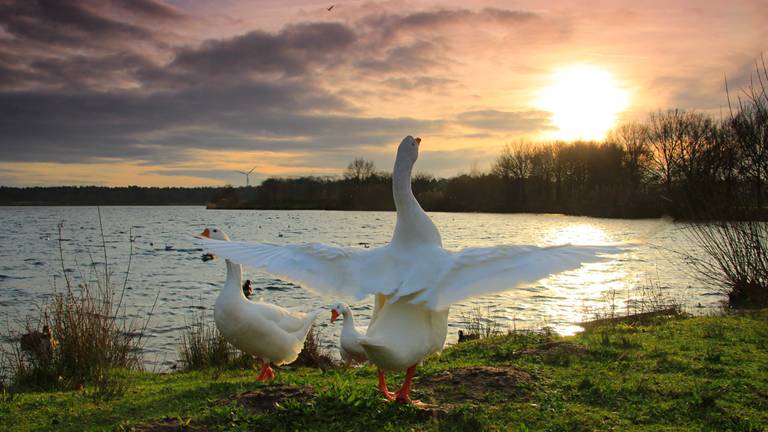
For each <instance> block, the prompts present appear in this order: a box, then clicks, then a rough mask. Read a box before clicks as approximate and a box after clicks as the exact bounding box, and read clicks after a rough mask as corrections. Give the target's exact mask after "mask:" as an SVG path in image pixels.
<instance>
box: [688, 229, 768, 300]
mask: <svg viewBox="0 0 768 432" xmlns="http://www.w3.org/2000/svg"><path fill="white" fill-rule="evenodd" d="M686 230H687V231H686V232H687V233H688V235H689V236H690V238H691V239H692V240H693V241H694V243H695V244H696V245H697V246H698V247H699V248H700V249H701V250H702V251H703V252H704V256H701V255H696V256H695V255H693V254H692V253H691V254H686V257H687V259H688V261H689V262H690V264H691V265H692V267H693V268H694V270H695V271H696V272H697V273H698V275H699V276H700V279H701V280H702V282H704V283H706V284H708V285H711V286H714V287H716V288H717V289H719V290H721V291H722V292H723V294H725V295H726V296H727V301H726V306H727V307H729V308H735V309H760V308H765V307H768V224H766V223H765V222H754V221H752V222H739V221H719V222H710V223H706V224H703V223H702V224H698V223H697V224H690V225H688V227H687V229H686Z"/></svg>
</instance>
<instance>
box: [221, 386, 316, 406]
mask: <svg viewBox="0 0 768 432" xmlns="http://www.w3.org/2000/svg"><path fill="white" fill-rule="evenodd" d="M314 395H315V389H314V388H313V387H312V386H310V385H305V386H294V385H289V384H275V385H271V386H266V387H261V388H258V389H256V390H252V391H249V392H245V393H240V394H238V395H235V396H231V397H229V398H226V399H221V400H219V401H216V402H214V403H216V404H219V405H228V404H230V403H231V402H236V403H237V404H238V405H242V406H244V407H245V408H249V409H251V410H253V411H269V410H272V409H274V408H275V406H276V405H277V404H279V403H281V402H283V401H286V400H288V399H293V400H297V401H299V402H306V401H309V400H310V399H312V397H313V396H314Z"/></svg>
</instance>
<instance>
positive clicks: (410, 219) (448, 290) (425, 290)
mask: <svg viewBox="0 0 768 432" xmlns="http://www.w3.org/2000/svg"><path fill="white" fill-rule="evenodd" d="M420 144H421V139H420V138H413V137H411V136H407V137H406V138H405V139H403V140H402V142H401V143H400V145H399V147H398V149H397V156H396V159H395V167H394V171H393V174H392V193H393V197H394V201H395V207H396V209H397V222H396V225H395V232H394V234H393V236H392V240H391V241H390V243H389V244H387V245H385V246H382V247H378V248H371V249H357V248H345V247H337V246H330V245H324V244H317V243H309V244H294V245H273V244H255V243H245V242H236V241H235V242H216V241H213V240H201V243H202V246H204V247H205V248H207V249H208V250H210V251H211V252H213V253H215V254H218V255H221V256H223V257H226V258H228V259H230V260H232V261H234V262H238V263H242V264H246V265H249V266H252V267H254V268H255V269H256V270H260V271H262V272H265V273H268V274H271V275H274V276H276V277H278V278H280V279H283V280H286V281H290V282H293V283H295V284H297V285H299V286H301V287H304V288H306V289H309V290H312V291H314V292H317V293H319V294H322V295H325V296H330V297H346V298H350V297H353V298H355V299H357V300H360V299H363V298H365V297H368V296H371V295H373V296H375V306H374V312H373V316H372V319H371V323H370V325H369V327H368V330H367V331H366V334H365V335H364V336H360V337H359V342H360V345H361V346H363V348H364V349H365V352H366V354H367V356H368V359H369V361H370V362H372V363H373V364H375V365H377V366H378V367H379V370H380V375H382V376H383V372H384V371H402V370H406V371H407V372H406V377H405V382H404V383H403V385H402V387H401V389H400V390H399V391H398V392H396V393H391V392H389V391H388V390H387V388H386V384H384V385H383V386H382V388H381V391H382V393H383V394H384V396H385V397H387V398H388V399H390V400H396V401H398V402H401V403H409V402H411V399H410V389H411V381H412V378H413V376H414V374H415V371H416V367H417V366H418V364H419V363H420V362H421V361H422V360H423V359H424V358H426V357H427V356H429V355H430V354H432V353H435V352H438V351H440V350H441V349H442V348H443V345H444V343H445V338H446V335H447V332H448V311H449V307H450V306H451V304H453V303H456V302H460V301H462V300H465V299H468V298H470V297H476V296H482V295H485V294H491V293H495V292H500V291H505V290H509V289H512V288H515V287H519V286H521V285H524V284H528V283H532V282H535V281H537V280H539V279H543V278H545V277H548V276H550V275H553V274H556V273H560V272H563V271H567V270H571V269H576V268H578V267H580V266H581V265H582V264H583V263H589V262H598V261H603V260H605V259H607V257H608V256H610V255H612V254H616V253H620V252H622V251H623V250H624V248H623V247H620V246H615V245H600V246H575V245H559V246H549V247H541V246H527V245H526V246H523V245H515V246H494V247H472V248H466V249H463V250H460V251H450V250H446V249H444V248H443V247H442V240H441V238H440V233H439V232H438V230H437V227H435V224H434V223H433V222H432V220H431V219H430V217H429V216H428V215H427V214H426V213H425V212H424V210H423V209H422V208H421V206H420V205H419V203H418V201H417V200H416V197H415V196H414V195H413V191H412V190H411V173H412V170H413V166H414V164H415V162H416V160H417V158H418V155H419V146H420Z"/></svg>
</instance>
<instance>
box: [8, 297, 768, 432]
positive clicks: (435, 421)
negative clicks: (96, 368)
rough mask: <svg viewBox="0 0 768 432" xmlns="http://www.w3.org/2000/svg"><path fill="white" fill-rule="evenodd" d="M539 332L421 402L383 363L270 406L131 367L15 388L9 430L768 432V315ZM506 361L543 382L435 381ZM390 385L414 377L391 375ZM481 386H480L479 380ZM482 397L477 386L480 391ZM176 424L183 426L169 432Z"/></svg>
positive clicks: (313, 381) (232, 373) (221, 386)
mask: <svg viewBox="0 0 768 432" xmlns="http://www.w3.org/2000/svg"><path fill="white" fill-rule="evenodd" d="M552 340H555V341H557V340H559V339H553V338H552V337H548V336H545V335H538V334H527V335H513V336H499V337H493V338H489V339H483V340H479V341H473V342H468V343H465V344H461V345H459V346H456V347H451V348H448V349H446V350H445V351H444V352H443V354H442V355H441V356H436V357H433V358H431V359H429V361H427V362H426V363H425V364H424V366H423V367H422V368H420V369H419V377H420V379H421V383H419V382H417V383H416V387H415V396H416V397H421V398H423V399H424V400H425V402H432V403H437V404H438V405H439V407H438V408H437V409H434V410H426V411H425V410H419V409H416V408H413V407H410V406H399V405H395V404H391V403H388V402H385V401H383V400H382V399H381V398H380V397H379V396H378V394H377V392H376V390H375V383H376V380H375V371H374V369H373V368H371V367H365V368H358V369H354V370H329V371H326V372H323V371H320V370H316V369H307V368H296V369H293V368H284V369H282V370H280V371H279V372H278V378H277V382H278V383H284V384H296V385H303V384H309V385H312V386H313V387H314V396H312V397H311V399H310V401H309V403H299V402H295V401H291V400H287V401H283V402H281V403H280V404H279V407H278V408H277V409H276V410H274V411H271V412H268V413H264V412H260V411H254V410H252V409H249V408H248V407H245V406H242V405H238V404H237V403H235V402H230V403H222V402H220V401H221V400H222V399H226V398H228V397H230V396H233V395H235V394H238V393H241V392H245V391H251V390H254V389H259V388H263V385H261V384H258V383H255V382H254V378H255V376H256V372H255V371H252V370H225V371H220V370H204V371H197V372H185V373H174V374H168V375H153V374H148V373H128V372H125V373H121V374H118V376H119V377H118V379H119V380H120V381H121V383H122V384H124V385H125V386H126V388H127V390H126V392H125V393H124V394H122V395H119V396H116V397H115V398H113V399H109V400H104V399H103V398H99V397H98V395H96V394H95V392H93V391H92V390H91V389H89V388H86V389H85V390H84V391H69V392H40V393H19V394H15V395H5V396H4V398H3V400H2V401H0V424H2V425H3V429H8V430H11V431H17V430H18V431H21V430H46V429H50V430H76V431H83V430H131V429H132V428H137V429H140V428H141V427H142V425H144V426H146V425H147V424H150V423H152V422H157V421H159V420H161V419H164V418H166V419H172V420H167V423H169V424H176V425H178V424H184V425H187V426H186V427H187V428H189V429H190V430H195V428H200V429H204V428H207V429H213V430H364V429H368V430H371V431H373V430H383V431H387V430H435V431H438V430H440V431H442V430H457V431H458V430H476V431H479V430H505V431H506V430H513V431H515V430H519V431H539V430H551V431H579V430H584V431H587V430H590V431H591V430H622V431H623V430H643V431H664V430H668V431H676V430H697V431H698V430H711V431H726V430H733V431H763V430H768V311H763V312H760V313H756V314H753V315H740V316H727V317H698V318H689V319H671V320H670V319H666V320H658V321H656V322H654V323H653V324H650V325H648V326H630V325H625V324H619V325H613V326H608V327H598V328H595V329H591V330H589V331H588V332H585V333H583V334H580V335H578V336H575V337H572V338H566V339H562V340H561V341H565V342H568V344H560V345H558V344H552V343H549V344H547V343H548V342H551V341H552ZM471 366H493V367H497V368H513V370H517V371H522V372H523V373H524V374H523V375H525V376H530V380H528V381H525V382H517V383H511V384H510V385H508V386H507V387H498V386H491V385H489V386H488V387H487V388H484V390H485V391H484V392H482V393H483V394H482V395H481V396H480V397H476V398H474V399H473V398H471V397H467V398H463V397H462V395H463V394H465V392H466V394H472V392H471V387H472V385H473V382H470V381H471V380H467V382H466V383H461V384H460V385H455V384H447V385H443V386H440V385H427V384H425V383H426V382H435V380H438V379H439V377H441V376H445V373H446V372H445V371H446V370H450V369H455V368H462V367H471ZM389 380H390V382H391V384H392V385H391V386H392V387H394V386H395V385H399V383H400V382H401V380H402V374H397V375H390V377H389ZM474 384H477V382H474ZM475 396H477V394H475ZM167 430H173V429H167Z"/></svg>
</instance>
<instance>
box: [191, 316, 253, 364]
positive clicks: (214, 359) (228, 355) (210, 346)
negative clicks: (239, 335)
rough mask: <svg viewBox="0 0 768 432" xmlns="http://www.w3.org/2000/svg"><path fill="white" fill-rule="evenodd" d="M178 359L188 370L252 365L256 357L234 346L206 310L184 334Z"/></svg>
mask: <svg viewBox="0 0 768 432" xmlns="http://www.w3.org/2000/svg"><path fill="white" fill-rule="evenodd" d="M178 352H179V360H180V361H181V364H182V368H183V369H186V370H196V369H206V368H210V367H221V368H226V367H245V368H250V367H253V366H254V365H255V364H256V360H255V359H254V358H253V357H251V356H250V355H248V354H245V353H243V352H242V351H239V350H238V349H236V348H235V347H233V346H232V345H231V344H230V343H229V342H227V340H226V339H224V336H223V335H222V334H221V332H219V329H218V328H216V324H215V323H214V322H213V320H212V319H210V318H209V315H208V314H207V313H206V312H205V310H200V311H199V312H198V313H194V314H193V315H192V318H191V322H187V328H186V329H185V330H184V332H182V334H181V344H180V345H179V348H178Z"/></svg>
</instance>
